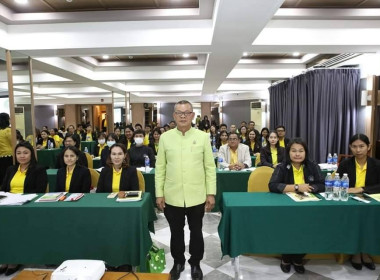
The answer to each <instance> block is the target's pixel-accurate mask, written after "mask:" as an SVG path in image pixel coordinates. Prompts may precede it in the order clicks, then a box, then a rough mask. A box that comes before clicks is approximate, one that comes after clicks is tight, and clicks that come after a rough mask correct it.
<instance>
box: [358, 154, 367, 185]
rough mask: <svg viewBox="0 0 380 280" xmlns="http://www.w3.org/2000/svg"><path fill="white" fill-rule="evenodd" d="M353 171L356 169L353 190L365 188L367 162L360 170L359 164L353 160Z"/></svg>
mask: <svg viewBox="0 0 380 280" xmlns="http://www.w3.org/2000/svg"><path fill="white" fill-rule="evenodd" d="M355 169H356V182H355V188H362V187H364V186H365V176H366V175H367V162H366V163H365V164H364V166H363V168H361V166H360V164H359V163H358V162H357V161H356V159H355Z"/></svg>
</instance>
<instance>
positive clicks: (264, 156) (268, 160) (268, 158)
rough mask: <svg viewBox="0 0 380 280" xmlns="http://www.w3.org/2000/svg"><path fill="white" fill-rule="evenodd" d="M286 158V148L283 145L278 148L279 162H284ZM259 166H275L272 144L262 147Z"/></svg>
mask: <svg viewBox="0 0 380 280" xmlns="http://www.w3.org/2000/svg"><path fill="white" fill-rule="evenodd" d="M284 160H285V149H284V148H283V147H278V148H277V162H278V163H282V162H284ZM258 166H269V167H273V161H272V153H271V151H270V144H269V143H268V145H267V146H265V147H262V148H261V149H260V163H259V164H258Z"/></svg>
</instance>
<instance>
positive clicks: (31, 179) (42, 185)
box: [0, 142, 48, 276]
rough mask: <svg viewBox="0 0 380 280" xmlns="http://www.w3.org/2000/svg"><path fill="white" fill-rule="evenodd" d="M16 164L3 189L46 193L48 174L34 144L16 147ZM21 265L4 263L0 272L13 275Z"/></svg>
mask: <svg viewBox="0 0 380 280" xmlns="http://www.w3.org/2000/svg"><path fill="white" fill-rule="evenodd" d="M15 157H16V164H15V165H12V166H9V167H8V168H7V171H6V173H5V177H4V180H3V185H2V186H1V190H2V191H4V192H11V193H44V192H46V187H47V183H48V180H47V174H46V169H45V167H43V166H40V165H38V164H37V160H36V156H35V154H34V150H33V147H32V145H31V144H30V143H29V142H21V143H19V144H17V145H16V148H15ZM19 267H20V266H19V265H14V264H12V265H9V264H3V265H1V266H0V273H4V272H5V275H6V276H8V275H11V274H13V273H15V272H16V271H17V270H18V269H19Z"/></svg>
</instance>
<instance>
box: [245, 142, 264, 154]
mask: <svg viewBox="0 0 380 280" xmlns="http://www.w3.org/2000/svg"><path fill="white" fill-rule="evenodd" d="M244 144H245V145H247V146H248V148H249V154H250V155H251V156H253V155H254V154H256V153H260V149H261V143H260V142H259V141H255V146H254V147H253V150H252V148H251V141H250V140H247V141H245V143H244Z"/></svg>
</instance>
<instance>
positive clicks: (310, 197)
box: [286, 192, 320, 202]
mask: <svg viewBox="0 0 380 280" xmlns="http://www.w3.org/2000/svg"><path fill="white" fill-rule="evenodd" d="M286 195H287V196H289V197H290V198H291V199H293V200H294V201H296V202H306V201H319V200H320V199H319V198H318V197H316V196H315V195H314V194H312V193H308V192H304V193H303V192H297V193H294V192H288V193H286Z"/></svg>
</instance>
